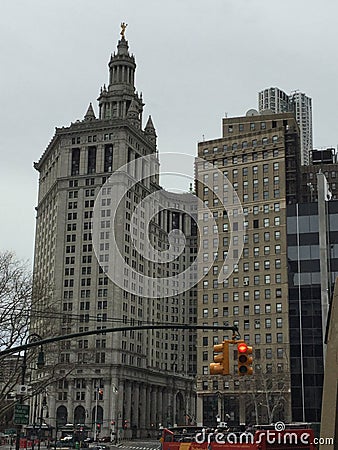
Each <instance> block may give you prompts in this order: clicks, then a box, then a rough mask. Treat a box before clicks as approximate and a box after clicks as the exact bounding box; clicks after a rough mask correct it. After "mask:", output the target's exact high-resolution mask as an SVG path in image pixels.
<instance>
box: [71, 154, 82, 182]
mask: <svg viewBox="0 0 338 450" xmlns="http://www.w3.org/2000/svg"><path fill="white" fill-rule="evenodd" d="M79 173H80V149H79V148H73V149H72V165H71V174H72V175H78V174H79Z"/></svg>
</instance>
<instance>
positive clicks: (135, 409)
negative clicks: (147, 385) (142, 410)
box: [130, 383, 140, 429]
mask: <svg viewBox="0 0 338 450" xmlns="http://www.w3.org/2000/svg"><path fill="white" fill-rule="evenodd" d="M132 394H133V404H132V415H131V418H130V426H131V427H132V428H133V427H136V428H137V429H139V428H140V424H139V420H140V419H139V404H140V385H139V384H138V383H134V384H133V392H132Z"/></svg>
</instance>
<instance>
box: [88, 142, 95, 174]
mask: <svg viewBox="0 0 338 450" xmlns="http://www.w3.org/2000/svg"><path fill="white" fill-rule="evenodd" d="M95 172H96V147H88V168H87V173H95Z"/></svg>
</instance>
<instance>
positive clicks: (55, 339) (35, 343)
mask: <svg viewBox="0 0 338 450" xmlns="http://www.w3.org/2000/svg"><path fill="white" fill-rule="evenodd" d="M135 330H137V331H143V330H224V331H232V333H233V334H232V339H233V340H232V341H228V342H230V343H238V341H236V340H235V337H236V336H238V337H240V335H239V331H238V327H236V326H223V325H183V324H182V325H177V324H172V325H139V326H130V327H113V328H102V329H100V330H91V331H82V332H80V333H72V334H63V335H61V336H54V337H50V338H46V339H41V340H38V341H32V342H28V343H26V344H23V345H18V346H17V347H11V348H8V349H6V350H2V351H0V357H1V356H4V355H10V354H12V353H17V352H20V351H22V350H26V349H28V348H32V347H37V346H42V345H47V344H51V343H54V342H59V341H65V340H68V339H74V338H78V337H81V336H93V335H100V334H103V333H104V334H106V333H117V332H119V331H135Z"/></svg>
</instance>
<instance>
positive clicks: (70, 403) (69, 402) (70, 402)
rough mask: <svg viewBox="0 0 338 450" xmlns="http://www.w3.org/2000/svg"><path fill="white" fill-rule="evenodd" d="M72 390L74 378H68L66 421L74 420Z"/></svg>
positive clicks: (73, 388)
mask: <svg viewBox="0 0 338 450" xmlns="http://www.w3.org/2000/svg"><path fill="white" fill-rule="evenodd" d="M74 392H75V380H70V381H69V383H68V394H67V413H68V422H69V423H73V422H74Z"/></svg>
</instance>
